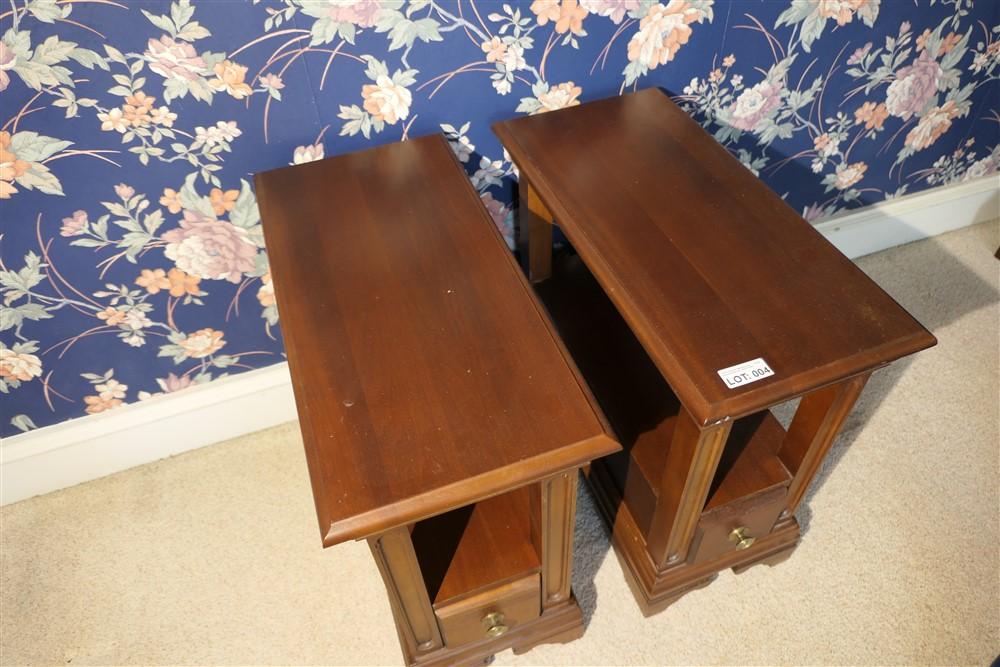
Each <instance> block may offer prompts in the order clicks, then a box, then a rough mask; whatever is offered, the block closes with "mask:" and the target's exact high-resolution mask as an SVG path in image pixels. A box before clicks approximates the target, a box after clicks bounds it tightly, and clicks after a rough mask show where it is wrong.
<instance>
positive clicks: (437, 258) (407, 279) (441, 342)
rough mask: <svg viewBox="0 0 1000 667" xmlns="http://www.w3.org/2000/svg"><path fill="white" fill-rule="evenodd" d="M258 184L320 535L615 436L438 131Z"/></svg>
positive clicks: (595, 452) (435, 506) (479, 494)
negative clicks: (606, 427)
mask: <svg viewBox="0 0 1000 667" xmlns="http://www.w3.org/2000/svg"><path fill="white" fill-rule="evenodd" d="M255 182H256V190H257V198H258V203H259V206H260V210H261V217H262V219H263V223H264V230H265V235H266V238H267V247H268V253H269V256H270V261H271V269H272V274H273V276H274V284H275V291H276V296H277V302H278V307H279V311H280V313H281V318H282V333H283V335H284V340H285V347H286V350H287V352H288V359H289V365H290V368H291V373H292V377H293V379H294V387H295V395H296V402H297V404H298V410H299V417H300V421H301V426H302V432H303V438H304V440H305V444H306V454H307V459H308V461H309V469H310V475H311V478H312V484H313V491H314V496H315V499H316V508H317V513H318V516H319V519H320V524H321V530H322V531H323V535H324V544H326V545H330V544H334V543H337V542H340V541H343V540H346V539H352V538H359V537H364V536H367V535H370V534H373V533H376V532H380V531H384V530H386V529H388V528H391V527H393V526H397V525H401V524H405V523H410V522H412V521H415V520H419V519H422V518H425V517H428V516H432V515H434V514H438V513H440V512H443V511H446V510H449V509H452V508H454V507H459V506H462V505H466V504H468V503H470V502H473V501H475V500H478V499H480V498H485V497H488V496H491V495H495V494H497V493H499V492H501V491H504V490H507V489H509V488H512V487H515V486H519V485H521V484H524V483H527V482H529V481H533V480H537V479H541V478H542V477H546V476H549V475H552V474H555V473H557V472H559V471H561V470H565V469H567V468H570V467H572V466H575V465H579V464H582V463H584V462H586V461H589V460H591V459H593V458H595V457H598V456H602V455H605V454H608V453H610V452H613V451H615V450H617V449H618V446H617V444H616V443H615V442H614V441H613V440H612V439H610V438H609V437H608V436H607V435H606V433H605V426H604V424H603V423H602V421H601V418H600V417H599V416H598V414H597V413H596V411H595V408H594V406H593V405H592V404H591V402H590V399H589V395H588V393H587V389H586V388H585V387H584V386H582V381H581V380H580V378H579V377H578V374H577V372H576V370H575V367H573V365H572V362H571V361H570V360H568V359H567V358H566V356H565V355H564V352H563V350H562V347H561V343H560V342H559V341H558V340H557V339H556V338H555V336H554V334H553V332H552V330H551V328H550V326H549V324H548V321H547V319H546V317H545V315H544V313H543V312H542V311H541V309H540V306H539V305H538V303H537V301H536V300H535V297H534V294H533V292H532V291H531V288H530V286H529V285H528V283H527V281H526V280H525V278H524V276H523V274H522V273H521V272H520V270H519V268H518V267H517V264H516V262H515V261H514V259H513V257H512V256H511V254H510V253H509V252H508V251H507V249H506V246H505V244H504V242H503V240H502V238H501V237H500V235H499V233H498V231H497V230H496V228H495V227H494V225H493V223H492V220H491V219H490V218H489V215H488V214H487V212H486V211H485V209H484V208H483V206H482V203H481V202H480V200H479V198H478V196H477V195H476V193H475V191H474V190H473V188H472V186H471V185H470V183H469V182H468V179H467V178H466V175H465V173H464V172H463V171H462V169H461V167H460V165H459V163H458V161H457V160H456V158H455V157H454V155H453V154H452V153H451V151H450V149H449V148H448V145H447V142H446V141H445V140H444V138H443V137H441V136H429V137H424V138H420V139H415V140H411V141H407V142H404V143H399V144H391V145H387V146H382V147H379V148H374V149H370V150H366V151H362V152H359V153H353V154H350V155H344V156H340V157H336V158H330V159H327V160H321V161H319V162H313V163H309V164H305V165H298V166H295V167H287V168H283V169H277V170H274V171H270V172H266V173H262V174H258V175H257V176H256V178H255Z"/></svg>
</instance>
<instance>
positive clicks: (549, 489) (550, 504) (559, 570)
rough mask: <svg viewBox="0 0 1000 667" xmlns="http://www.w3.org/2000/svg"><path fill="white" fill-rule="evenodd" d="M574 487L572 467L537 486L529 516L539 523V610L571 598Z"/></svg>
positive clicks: (574, 514)
mask: <svg viewBox="0 0 1000 667" xmlns="http://www.w3.org/2000/svg"><path fill="white" fill-rule="evenodd" d="M576 484H577V471H576V468H574V469H573V470H568V471H566V472H564V473H560V474H559V475H556V476H555V477H550V478H549V479H545V480H542V481H541V482H540V483H539V484H538V485H537V488H538V490H539V501H540V502H539V506H538V508H537V510H536V511H533V514H535V515H536V516H538V517H539V518H540V520H541V526H540V530H539V531H537V536H536V537H535V539H536V541H537V542H540V543H541V545H540V546H541V556H542V609H547V608H549V607H552V606H554V605H557V604H561V603H563V602H566V601H567V600H569V599H570V596H571V592H570V580H571V579H572V577H573V530H574V528H575V527H576Z"/></svg>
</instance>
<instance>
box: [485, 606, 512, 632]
mask: <svg viewBox="0 0 1000 667" xmlns="http://www.w3.org/2000/svg"><path fill="white" fill-rule="evenodd" d="M483 625H484V626H486V634H488V635H489V636H490V637H499V636H500V635H502V634H504V633H505V632H507V630H509V629H510V628H508V627H507V626H506V625H504V617H503V614H501V613H500V612H498V611H491V612H490V613H488V614H486V615H485V616H483Z"/></svg>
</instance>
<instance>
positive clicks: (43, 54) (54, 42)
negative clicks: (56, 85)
mask: <svg viewBox="0 0 1000 667" xmlns="http://www.w3.org/2000/svg"><path fill="white" fill-rule="evenodd" d="M76 46H77V45H76V42H62V41H59V38H58V37H56V36H55V35H52V36H51V37H49V38H47V39H46V40H45V41H44V42H42V43H41V44H39V45H38V46H36V47H35V53H34V55H33V56H32V57H31V59H32V60H33V61H35V62H37V63H42V64H43V65H55V64H56V63H61V62H62V61H64V60H66V59H67V58H69V54H70V53H72V52H73V49H75V48H76Z"/></svg>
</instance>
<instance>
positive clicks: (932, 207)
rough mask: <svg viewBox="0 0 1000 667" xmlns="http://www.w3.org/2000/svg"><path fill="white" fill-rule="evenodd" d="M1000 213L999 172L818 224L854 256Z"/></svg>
mask: <svg viewBox="0 0 1000 667" xmlns="http://www.w3.org/2000/svg"><path fill="white" fill-rule="evenodd" d="M997 217H1000V175H997V174H992V175H990V176H986V177H984V178H980V179H977V180H974V181H969V182H967V183H958V184H955V185H948V186H945V187H941V188H934V189H932V190H925V191H923V192H918V193H916V194H912V195H907V196H905V197H900V198H898V199H890V200H888V201H884V202H880V203H878V204H873V205H872V206H867V207H865V208H863V209H860V210H858V211H853V212H850V213H844V214H842V215H836V216H834V217H832V218H830V219H828V220H824V221H823V222H821V223H819V224H818V225H816V229H818V230H819V231H820V232H822V234H823V235H824V236H825V237H826V238H828V239H829V240H830V242H831V243H833V245H835V246H837V248H838V249H839V250H840V252H842V253H844V254H845V255H847V256H848V257H850V258H851V259H854V258H855V257H861V256H862V255H869V254H871V253H873V252H878V251H879V250H885V249H886V248H892V247H893V246H898V245H903V244H904V243H910V242H912V241H919V240H920V239H925V238H929V237H931V236H936V235H938V234H943V233H945V232H950V231H952V230H955V229H959V228H961V227H967V226H969V225H974V224H976V223H979V222H986V221H987V220H992V219H994V218H997Z"/></svg>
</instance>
